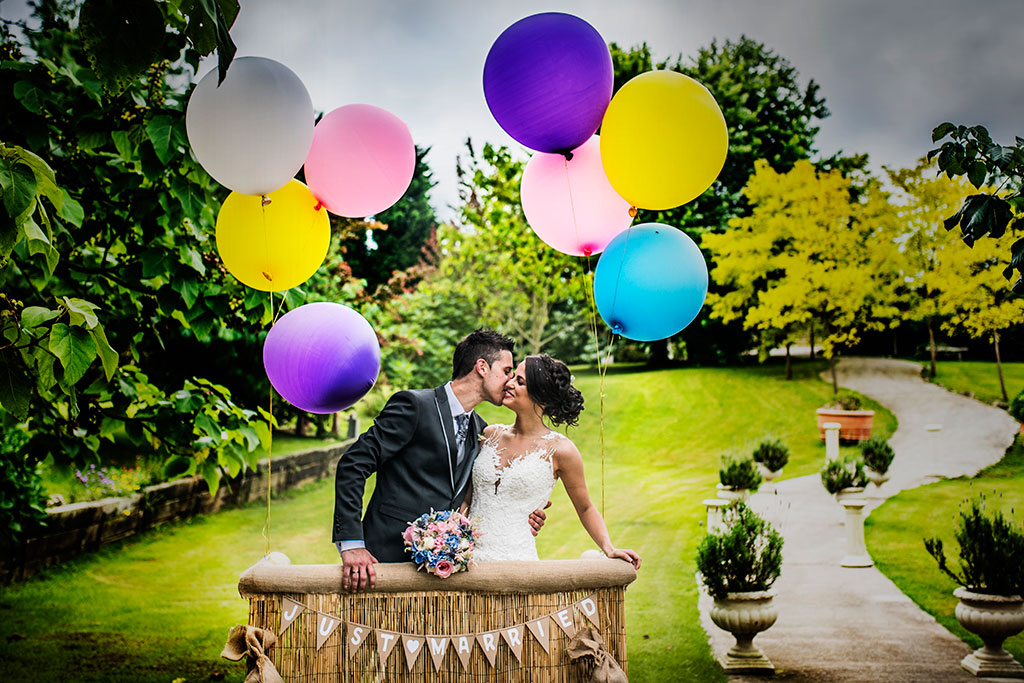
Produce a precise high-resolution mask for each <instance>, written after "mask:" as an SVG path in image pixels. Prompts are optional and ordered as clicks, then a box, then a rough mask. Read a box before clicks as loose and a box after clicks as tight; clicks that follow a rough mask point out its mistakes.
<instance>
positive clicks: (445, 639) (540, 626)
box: [278, 594, 601, 672]
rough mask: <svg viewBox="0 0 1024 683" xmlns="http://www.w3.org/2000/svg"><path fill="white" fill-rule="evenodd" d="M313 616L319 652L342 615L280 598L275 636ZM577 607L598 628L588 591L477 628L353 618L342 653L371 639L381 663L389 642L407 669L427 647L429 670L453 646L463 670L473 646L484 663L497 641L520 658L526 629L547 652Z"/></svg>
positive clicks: (569, 633)
mask: <svg viewBox="0 0 1024 683" xmlns="http://www.w3.org/2000/svg"><path fill="white" fill-rule="evenodd" d="M307 610H308V611H310V612H312V613H313V614H314V615H315V619H314V620H313V628H314V629H315V631H316V649H317V650H318V651H319V650H320V648H321V647H323V645H324V643H326V642H327V641H328V640H329V639H330V637H331V636H332V635H333V634H334V632H335V631H336V630H337V629H338V627H339V626H341V624H342V622H343V620H342V619H341V618H340V617H337V616H335V615H333V614H325V613H323V612H320V611H318V610H314V609H310V608H309V607H308V606H306V605H304V604H302V603H301V602H297V601H296V600H292V599H291V598H285V597H282V598H281V625H280V629H279V633H278V635H279V636H280V635H281V634H283V633H284V632H285V631H286V630H288V628H289V627H290V626H291V625H292V624H294V623H295V621H296V620H297V619H298V617H299V615H300V614H302V613H303V612H305V611H307ZM577 611H579V613H580V615H582V618H585V619H586V620H587V621H589V622H590V623H591V624H593V625H594V626H595V627H597V628H600V626H601V623H600V621H601V620H600V617H599V616H598V607H597V599H596V598H595V597H594V595H593V594H591V595H589V596H587V597H585V598H583V599H582V600H578V601H576V602H574V603H572V604H571V605H569V606H568V607H562V608H560V609H557V610H555V611H554V612H549V613H548V614H544V615H542V616H540V617H537V618H535V619H530V620H529V621H526V622H523V623H520V624H513V625H512V626H508V627H506V628H501V629H495V630H491V631H481V632H479V633H457V634H436V633H435V634H419V633H404V632H402V631H394V630H391V629H386V628H376V627H374V626H370V625H367V624H359V623H356V622H354V621H347V622H344V623H345V644H344V647H345V653H346V658H347V659H349V660H351V659H352V657H353V656H355V654H356V652H357V651H358V650H359V648H360V647H362V645H363V643H365V642H366V641H368V640H373V641H374V642H375V643H376V650H377V654H378V655H379V657H380V662H381V666H383V665H384V663H385V662H386V661H387V659H388V657H389V656H390V655H391V653H392V652H393V651H394V649H395V647H397V646H398V645H399V644H401V648H400V649H401V650H402V652H403V653H404V655H403V656H404V658H405V664H406V667H408V669H409V671H412V669H413V666H414V665H415V664H416V662H417V661H418V660H419V658H420V655H421V654H422V653H423V651H424V650H427V651H429V653H430V659H431V661H432V662H433V664H434V670H435V671H440V670H441V663H442V662H443V661H444V657H445V655H446V654H447V653H448V650H449V648H450V649H453V650H455V656H456V657H458V658H459V662H460V663H461V664H462V668H463V670H464V671H466V672H468V671H469V661H470V659H471V658H472V656H473V651H474V649H476V648H477V647H478V648H479V649H480V651H481V652H482V653H483V655H484V657H485V659H486V660H487V663H488V665H489V666H491V667H494V665H495V661H496V657H497V655H498V649H499V646H500V645H501V643H502V642H504V643H505V646H506V647H508V649H509V650H510V651H511V652H512V655H513V656H514V657H515V658H516V661H517V662H519V663H522V661H523V649H524V648H525V646H526V640H527V638H526V634H527V633H529V634H530V635H532V636H533V639H534V640H536V641H537V643H538V644H539V645H540V646H541V647H542V648H543V649H544V652H546V653H547V654H549V655H550V654H551V632H552V630H553V629H555V628H556V627H557V629H559V630H561V631H562V632H563V633H565V635H566V637H568V638H572V637H573V636H574V635H576V632H577V631H578V630H579V628H580V627H581V625H582V624H584V623H585V622H582V621H578V617H577V615H576V612H577Z"/></svg>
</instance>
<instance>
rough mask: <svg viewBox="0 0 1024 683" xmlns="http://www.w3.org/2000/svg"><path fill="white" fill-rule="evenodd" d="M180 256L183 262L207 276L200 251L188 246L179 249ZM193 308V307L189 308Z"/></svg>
mask: <svg viewBox="0 0 1024 683" xmlns="http://www.w3.org/2000/svg"><path fill="white" fill-rule="evenodd" d="M178 256H179V257H181V262H182V263H184V264H185V265H187V266H189V267H190V268H192V270H195V271H196V272H198V273H199V274H200V275H206V266H205V265H203V256H202V254H200V253H199V252H198V251H196V250H195V249H193V248H192V247H189V246H187V245H184V244H183V245H181V246H180V247H178ZM189 308H191V306H189Z"/></svg>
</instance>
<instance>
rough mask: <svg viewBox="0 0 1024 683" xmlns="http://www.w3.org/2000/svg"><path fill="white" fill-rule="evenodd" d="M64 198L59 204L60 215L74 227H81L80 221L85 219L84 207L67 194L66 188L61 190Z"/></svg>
mask: <svg viewBox="0 0 1024 683" xmlns="http://www.w3.org/2000/svg"><path fill="white" fill-rule="evenodd" d="M62 192H63V195H64V200H63V202H62V203H61V205H60V217H61V218H63V219H64V220H66V221H67V222H68V223H71V225H73V226H75V227H76V228H80V227H82V221H83V220H84V219H85V209H83V208H82V205H81V204H79V203H78V201H77V200H76V199H75V198H74V197H72V196H71V195H69V194H68V191H67V190H63V191H62Z"/></svg>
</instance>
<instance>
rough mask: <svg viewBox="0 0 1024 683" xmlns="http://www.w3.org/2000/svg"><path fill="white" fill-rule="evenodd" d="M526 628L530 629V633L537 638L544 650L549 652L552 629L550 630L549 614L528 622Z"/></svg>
mask: <svg viewBox="0 0 1024 683" xmlns="http://www.w3.org/2000/svg"><path fill="white" fill-rule="evenodd" d="M526 628H528V629H530V633H532V634H533V637H534V638H536V639H537V642H538V643H540V646H541V647H542V648H544V652H548V646H549V645H550V642H551V631H550V630H548V616H547V615H545V616H543V617H541V618H540V619H534V620H533V621H528V622H526Z"/></svg>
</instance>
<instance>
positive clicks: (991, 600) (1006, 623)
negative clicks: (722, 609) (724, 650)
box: [715, 587, 1024, 678]
mask: <svg viewBox="0 0 1024 683" xmlns="http://www.w3.org/2000/svg"><path fill="white" fill-rule="evenodd" d="M953 595H955V596H956V597H957V598H959V599H960V604H958V605H957V606H956V620H957V621H959V622H960V625H961V626H963V627H964V628H965V629H967V630H968V631H970V632H971V633H974V634H976V635H977V636H978V637H980V638H981V639H982V641H984V643H985V646H984V647H982V648H979V649H977V650H975V651H974V652H972V653H971V654H969V655H967V656H966V657H964V658H963V660H962V661H961V662H960V666H962V667H963V668H965V669H967V670H968V671H970V672H971V673H972V674H974V675H975V676H987V677H999V678H1024V666H1021V664H1020V662H1018V661H1016V660H1015V659H1014V658H1013V656H1012V655H1010V653H1009V652H1007V651H1006V650H1004V649H1003V641H1004V640H1006V639H1007V638H1009V637H1010V636H1013V635H1016V634H1018V633H1020V632H1021V631H1022V630H1024V598H1021V596H1019V595H989V594H986V593H975V592H973V591H970V590H968V589H967V588H963V587H960V588H957V589H956V590H955V591H953ZM715 623H718V622H715Z"/></svg>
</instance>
